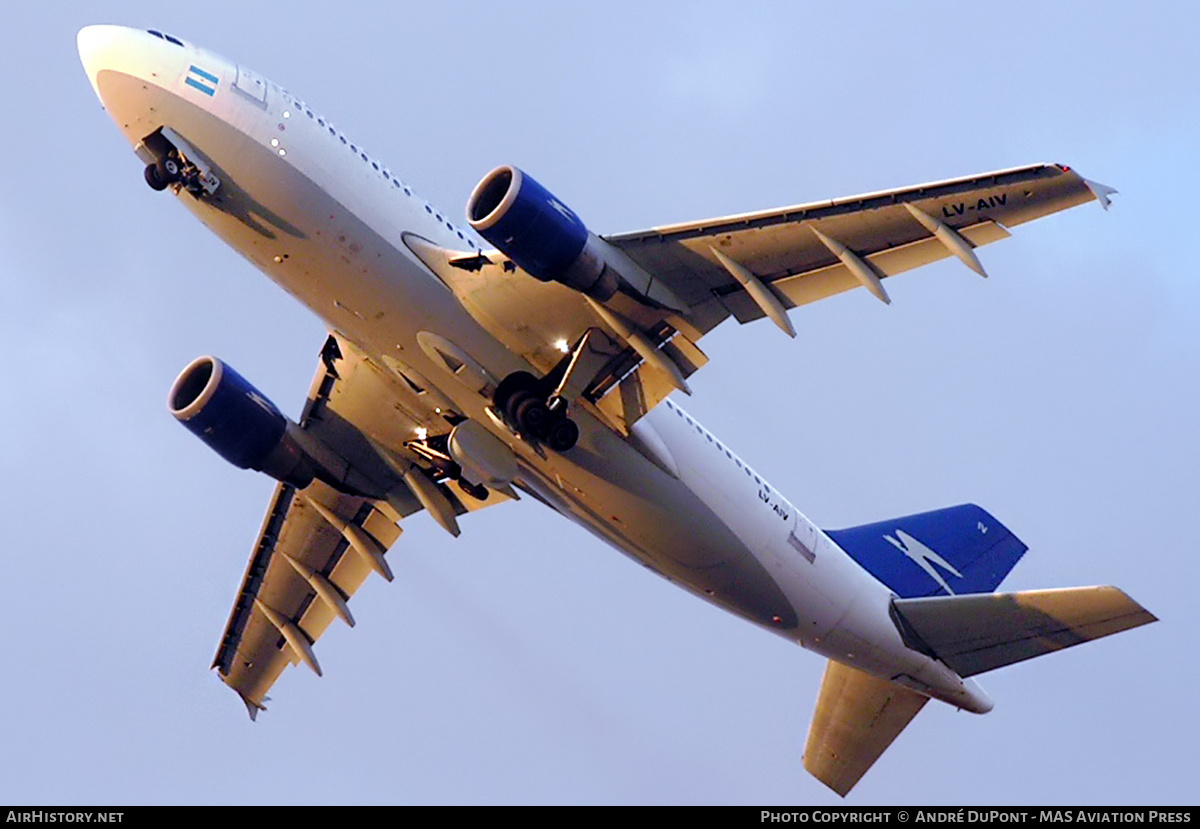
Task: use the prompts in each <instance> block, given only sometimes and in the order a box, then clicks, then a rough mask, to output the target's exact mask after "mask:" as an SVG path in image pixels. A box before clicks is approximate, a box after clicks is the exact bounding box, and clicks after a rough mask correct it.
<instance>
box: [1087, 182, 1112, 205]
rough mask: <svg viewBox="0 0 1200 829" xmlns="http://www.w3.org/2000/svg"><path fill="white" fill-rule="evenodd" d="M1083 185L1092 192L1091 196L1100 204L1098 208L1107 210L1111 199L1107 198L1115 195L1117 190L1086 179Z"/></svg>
mask: <svg viewBox="0 0 1200 829" xmlns="http://www.w3.org/2000/svg"><path fill="white" fill-rule="evenodd" d="M1083 183H1084V184H1086V185H1087V189H1089V190H1091V191H1092V195H1093V196H1095V197H1096V201H1098V202H1100V206H1101V207H1103V208H1104V209H1105V210H1108V207H1109V205H1111V204H1112V199H1110V198H1109V196H1112V195H1115V194H1116V193H1117V190H1116V188H1115V187H1109V186H1108V185H1107V184H1101V183H1100V182H1098V181H1088V180H1087V179H1086V178H1085V179H1084V180H1083Z"/></svg>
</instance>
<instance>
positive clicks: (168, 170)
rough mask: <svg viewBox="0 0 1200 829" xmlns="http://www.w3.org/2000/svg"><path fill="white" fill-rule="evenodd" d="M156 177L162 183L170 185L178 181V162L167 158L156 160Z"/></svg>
mask: <svg viewBox="0 0 1200 829" xmlns="http://www.w3.org/2000/svg"><path fill="white" fill-rule="evenodd" d="M157 167H158V175H159V177H160V178H162V180H163V181H165V182H167V183H168V184H171V183H173V182H176V181H179V176H180V167H179V162H178V161H176V160H175V159H173V158H171V157H170V156H167V157H166V158H161V159H159V160H158V164H157Z"/></svg>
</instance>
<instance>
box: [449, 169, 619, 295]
mask: <svg viewBox="0 0 1200 829" xmlns="http://www.w3.org/2000/svg"><path fill="white" fill-rule="evenodd" d="M467 221H469V222H470V224H471V227H473V228H475V230H477V231H478V232H479V235H481V236H483V238H485V239H487V240H488V241H489V242H491V243H492V244H493V245H495V246H496V249H497V250H499V251H501V252H502V253H504V254H505V255H506V256H508V257H509V258H510V259H512V261H513V262H515V263H516V265H517V266H518V267H520V268H521V269H522V270H524V271H525V272H526V273H528V274H529V275H530V276H533V277H535V278H537V279H540V280H542V281H543V282H552V281H553V282H561V283H562V284H564V285H567V286H568V287H571V288H574V289H575V290H577V291H581V292H582V293H585V294H587V295H589V296H591V297H593V298H595V299H598V300H601V301H604V300H607V299H609V298H610V297H611V296H612V295H613V294H614V293H615V292H616V290H617V284H618V279H619V277H618V275H617V274H616V273H615V272H614V271H613V270H612V269H611V268H609V267H608V266H607V263H606V262H605V256H604V253H603V252H602V250H601V247H602V245H603V242H601V241H600V240H599V239H597V238H596V237H595V236H593V235H592V234H591V233H589V232H588V229H587V226H586V225H584V223H583V222H582V221H581V220H580V218H579V217H578V216H576V215H575V213H574V211H572V210H571V209H570V208H569V207H567V206H566V205H564V204H563V203H562V202H561V201H559V200H558V199H557V198H555V197H554V196H553V195H552V194H551V193H550V191H548V190H547V189H546V188H545V187H542V185H540V184H538V183H537V182H536V181H535V180H534V179H533V177H532V176H529V175H526V174H525V173H523V172H521V171H520V170H518V169H517V168H516V167H512V166H508V165H506V166H503V167H497V168H496V169H495V170H492V171H491V172H490V173H488V174H487V175H486V176H484V178H483V181H481V182H479V184H478V185H476V187H475V190H474V191H473V192H472V193H471V198H470V200H469V201H468V202H467Z"/></svg>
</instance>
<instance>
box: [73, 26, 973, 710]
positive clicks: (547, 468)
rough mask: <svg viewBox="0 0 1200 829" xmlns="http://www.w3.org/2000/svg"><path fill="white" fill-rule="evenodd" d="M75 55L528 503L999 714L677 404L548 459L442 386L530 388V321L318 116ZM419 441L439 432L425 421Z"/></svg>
mask: <svg viewBox="0 0 1200 829" xmlns="http://www.w3.org/2000/svg"><path fill="white" fill-rule="evenodd" d="M79 40H80V53H81V55H82V56H83V60H84V63H85V67H86V68H87V70H88V74H89V77H90V78H91V81H92V84H93V86H94V87H95V88H96V91H97V94H98V95H99V96H100V98H101V100H102V101H103V102H104V105H105V107H106V108H107V109H108V111H109V114H110V115H111V116H112V118H113V119H114V120H115V121H116V123H117V125H118V127H120V129H121V130H122V132H123V134H124V135H125V137H126V138H127V139H128V140H129V141H130V143H131V144H134V145H137V144H138V143H139V142H140V141H141V139H142V138H143V137H145V136H146V135H148V134H150V133H152V132H153V131H154V130H156V129H158V128H160V127H162V126H164V125H165V126H167V127H169V128H170V129H172V130H174V132H176V133H177V134H178V135H180V136H182V137H183V138H184V139H185V140H186V141H187V142H188V143H189V144H190V145H191V146H193V147H195V148H197V149H198V150H200V151H201V152H202V153H203V155H204V157H205V158H206V159H208V161H209V163H211V164H212V166H213V172H214V174H215V175H216V176H217V177H218V178H219V179H220V181H221V185H220V188H219V190H218V192H217V194H216V198H212V199H210V198H196V197H194V196H192V195H190V194H189V193H187V192H186V191H179V192H178V199H179V201H180V202H181V203H182V204H184V205H185V206H186V207H187V208H188V209H189V210H191V211H192V212H193V213H194V214H195V215H196V216H197V218H199V219H200V220H201V221H202V222H204V223H205V225H207V226H208V227H209V228H210V229H211V230H212V231H213V232H214V233H216V234H217V235H218V236H220V237H221V238H222V239H224V240H225V241H226V242H227V243H229V244H230V245H231V246H232V247H233V248H235V249H236V250H237V251H238V252H240V253H241V254H242V255H244V256H245V257H246V258H247V259H249V260H250V261H251V262H253V263H254V264H255V265H256V266H257V267H258V268H259V269H260V270H262V271H263V272H264V273H266V274H267V275H268V276H269V277H270V278H271V279H273V280H274V281H276V282H277V283H278V284H280V285H281V286H282V287H283V288H284V289H285V290H287V291H288V292H289V293H291V294H292V295H294V296H295V297H296V298H297V299H298V300H300V301H301V302H303V303H304V304H305V305H306V306H307V307H309V308H310V309H312V311H313V312H314V313H316V314H317V315H318V316H319V317H320V318H321V319H322V320H324V321H325V323H326V324H327V325H328V327H329V328H330V329H331V330H333V331H335V332H337V333H338V334H339V336H341V337H343V338H344V339H346V340H348V341H349V342H351V343H353V344H354V345H355V346H356V347H357V348H359V349H360V350H361V351H362V352H363V354H365V355H366V356H367V358H368V359H369V360H371V361H372V362H373V363H374V364H375V365H376V366H377V367H379V368H381V369H383V370H388V368H389V366H394V365H396V364H403V365H406V366H410V367H412V368H413V369H415V370H416V371H417V372H419V373H420V374H421V375H423V376H424V377H426V378H428V379H429V380H431V381H432V382H433V383H435V384H436V386H437V388H438V390H439V391H440V392H441V393H442V394H444V395H445V396H446V397H447V398H449V399H450V400H451V401H452V402H453V404H454V406H455V408H456V409H457V410H458V411H459V412H461V413H462V414H464V415H466V416H468V417H471V418H473V419H475V420H477V421H478V422H479V423H482V424H484V425H485V426H487V427H488V428H489V429H491V430H493V432H494V433H495V435H496V436H497V437H499V438H500V439H502V440H504V441H505V442H506V443H507V444H509V445H510V446H511V448H512V449H513V451H514V452H515V453H516V454H517V456H518V459H519V464H520V474H519V476H518V478H517V483H518V484H519V485H520V486H521V487H523V488H524V489H526V490H527V491H529V492H532V493H534V494H536V495H537V496H538V497H539V498H540V499H541V500H543V501H545V502H546V503H548V504H550V505H551V506H552V507H554V508H555V509H556V510H558V511H559V512H560V513H562V514H563V515H565V516H567V517H569V518H571V519H572V520H575V521H577V522H578V523H580V524H582V525H584V526H586V527H587V528H588V529H589V530H591V531H592V532H594V533H595V534H597V535H599V536H600V537H602V538H604V539H605V540H606V541H608V542H610V543H611V544H612V545H614V546H615V547H617V548H618V549H620V550H621V551H622V552H624V553H626V554H627V555H629V556H631V557H633V558H634V559H636V560H638V561H639V562H641V563H643V564H644V565H646V566H647V567H649V568H651V569H653V570H655V571H656V572H658V573H659V574H661V575H663V576H664V577H666V578H668V579H670V580H672V581H674V582H675V583H677V584H679V585H680V586H683V587H685V588H687V589H688V590H690V591H692V592H694V593H696V594H697V595H699V596H700V597H702V598H704V599H706V600H707V601H710V602H712V603H714V604H717V605H720V606H722V607H724V608H726V609H728V610H730V611H731V612H734V613H736V614H738V615H740V616H742V617H743V618H746V619H748V620H750V621H752V622H754V623H755V624H758V625H760V626H762V627H765V628H767V629H768V630H771V631H773V632H775V633H777V634H780V635H783V636H785V637H787V638H789V639H792V640H794V641H796V642H798V643H799V644H801V645H803V646H804V647H806V648H808V649H811V650H814V651H817V652H819V653H821V654H823V655H825V656H828V657H829V658H831V659H835V660H837V661H840V662H844V663H846V664H848V665H851V666H853V667H856V668H859V669H861V670H864V671H867V672H869V673H872V674H874V675H877V676H881V677H884V678H886V679H890V680H894V681H898V682H901V683H903V684H906V685H908V686H909V687H912V688H914V689H916V690H918V691H920V692H922V693H924V694H927V695H929V696H932V697H935V698H938V699H942V700H944V701H946V702H949V703H951V704H953V705H956V706H958V707H961V708H965V709H968V710H972V711H977V712H983V711H987V710H989V709H990V707H991V703H990V700H988V698H987V697H986V695H985V694H983V692H982V691H981V690H980V689H979V688H978V686H977V685H976V684H975V683H974V682H973V681H971V680H967V681H964V680H962V679H960V678H959V677H958V676H957V675H956V674H955V673H954V672H953V671H951V670H949V669H948V668H947V667H946V666H945V665H943V664H941V663H940V662H936V661H934V660H932V659H930V658H929V657H927V656H925V655H923V654H921V653H919V652H917V651H914V650H912V649H910V648H908V647H906V646H905V645H904V643H903V642H902V641H901V638H900V636H899V633H898V632H897V630H896V627H895V625H894V624H893V622H892V621H891V619H890V617H889V613H888V610H889V603H890V601H891V600H892V598H893V596H892V594H891V592H890V591H889V590H888V588H887V587H885V586H884V585H883V584H881V583H880V582H878V581H877V580H875V579H874V578H873V577H872V576H871V575H869V574H868V573H867V572H866V571H865V570H863V569H862V568H861V567H860V566H859V565H858V564H857V563H856V562H854V561H853V560H852V559H851V558H850V557H849V556H848V555H846V553H845V552H843V551H842V550H841V549H840V548H839V547H838V546H837V545H836V544H835V543H834V542H833V541H832V540H831V539H830V538H829V537H828V536H827V535H826V534H825V533H823V532H822V531H821V530H819V529H817V528H816V527H815V526H814V525H813V524H812V523H811V522H810V521H809V520H808V519H807V518H806V517H804V515H802V514H801V513H800V512H799V511H798V510H797V509H796V508H795V507H793V506H792V505H791V504H790V503H789V502H788V501H787V499H786V498H784V497H783V496H782V495H781V494H779V493H778V492H777V491H776V490H775V489H774V488H772V487H771V486H769V485H768V484H767V483H766V481H764V480H762V478H761V476H759V475H757V474H756V473H754V472H753V471H752V470H751V469H750V468H749V467H748V466H746V465H745V463H743V462H742V461H741V460H740V459H738V458H737V457H736V456H734V455H733V454H732V452H731V451H729V450H728V449H726V448H725V447H724V445H723V444H722V443H720V442H719V441H718V440H717V439H716V438H715V437H714V436H712V435H711V434H709V433H708V432H707V431H706V430H705V429H704V428H703V427H702V426H700V425H699V424H698V423H696V422H695V420H694V419H693V418H691V417H690V416H689V415H687V414H686V413H685V412H684V411H683V410H682V409H680V408H679V407H678V406H676V405H675V404H674V403H673V402H672V401H670V400H668V401H666V402H665V404H664V405H660V406H659V407H657V408H656V409H654V410H652V411H651V412H650V413H649V414H647V415H646V416H645V417H643V418H642V419H641V420H640V421H639V422H638V423H637V424H636V425H635V427H634V429H633V433H632V436H631V437H629V438H626V437H624V436H622V435H620V434H618V433H616V432H615V431H613V430H612V429H610V428H609V427H608V426H606V425H604V424H603V423H602V422H601V421H600V420H599V419H597V418H595V417H592V416H590V415H589V414H588V413H587V412H586V411H585V410H583V409H582V408H580V409H578V410H575V412H574V414H573V417H574V418H575V419H576V420H577V421H578V423H579V426H580V429H581V433H582V434H581V438H580V441H579V443H578V445H577V446H576V447H575V448H574V449H571V450H569V451H568V452H566V453H563V454H556V453H546V456H545V457H543V456H542V454H540V453H538V452H535V451H534V449H533V448H532V447H530V446H529V445H527V444H525V443H524V442H523V441H521V440H519V439H516V438H514V436H513V435H512V434H511V433H509V432H507V431H504V430H502V429H500V428H499V427H498V426H497V425H496V424H495V423H494V422H493V421H492V420H491V419H490V418H489V417H487V416H486V414H485V411H484V410H485V407H486V406H487V405H488V402H489V401H488V400H487V399H485V398H484V397H483V396H481V395H480V394H478V393H477V392H476V391H473V390H472V389H471V388H469V387H467V386H465V385H463V384H462V383H460V382H458V381H456V380H454V379H451V377H450V375H449V374H448V373H447V371H446V368H445V366H442V365H438V364H437V363H436V362H434V361H432V360H430V358H429V357H428V356H427V355H426V353H425V352H424V351H423V349H422V348H421V347H420V346H419V344H418V342H417V337H418V334H420V333H422V332H428V333H431V334H435V335H437V336H440V337H443V338H446V339H447V340H450V341H452V342H453V343H454V344H455V345H456V346H458V347H460V348H461V349H462V350H463V351H465V352H466V353H468V354H470V355H471V356H472V357H473V358H474V359H475V360H477V361H478V362H479V363H480V364H481V365H482V366H483V367H484V368H485V369H486V370H487V371H488V372H489V373H490V374H491V375H493V376H495V377H503V376H505V375H507V374H509V373H510V372H513V371H517V370H526V371H530V370H533V367H532V366H531V365H530V364H529V363H528V362H527V361H526V360H524V359H523V358H522V357H521V356H519V355H518V354H517V353H515V352H514V351H513V350H512V348H511V347H510V345H509V344H508V343H507V342H506V341H505V340H506V339H507V336H506V335H504V334H502V333H497V332H502V331H507V330H517V329H522V330H524V331H528V330H530V329H531V325H530V320H529V319H526V318H525V317H519V316H516V313H517V312H519V311H521V310H522V309H525V310H528V309H529V308H530V307H531V306H530V305H528V304H522V303H509V304H508V305H506V306H504V307H500V308H490V309H489V314H490V319H488V320H484V321H483V322H481V321H480V319H479V318H478V315H475V316H473V315H472V313H471V312H470V311H469V310H468V309H467V308H466V307H464V305H463V303H462V302H460V301H459V299H458V298H457V297H456V296H455V295H454V293H453V292H452V291H451V290H450V289H449V288H448V287H447V286H446V285H445V284H444V283H443V282H442V281H441V280H440V279H439V278H438V277H437V276H436V275H435V274H434V273H433V272H432V271H431V270H430V269H429V268H428V267H427V266H426V265H425V264H424V263H423V262H422V261H421V260H420V259H419V258H418V257H417V256H416V255H415V254H414V253H413V252H412V251H411V250H410V248H409V246H408V245H406V244H405V241H404V238H405V236H406V234H412V235H414V236H416V237H419V238H421V239H424V240H427V241H428V242H431V243H433V244H434V245H437V246H440V247H445V248H449V249H458V250H467V249H468V248H475V249H478V245H477V242H476V241H475V236H474V235H473V234H472V233H470V232H469V231H466V230H463V229H460V228H458V227H456V226H455V225H454V223H452V222H450V221H449V220H447V219H446V218H445V217H444V216H443V214H441V213H440V212H439V211H438V210H437V209H436V208H434V207H433V206H432V205H429V204H428V203H427V202H425V201H424V200H422V199H421V198H419V197H417V196H416V195H414V194H412V192H411V189H410V188H408V187H407V186H406V185H405V184H403V183H402V182H401V181H400V180H399V179H397V178H396V177H395V176H394V175H392V173H391V172H390V171H389V170H387V169H386V168H385V167H384V166H383V165H382V164H381V163H380V162H379V161H378V160H377V159H375V158H373V157H371V156H369V155H368V154H367V153H366V152H365V151H364V150H363V149H362V148H361V147H359V146H358V145H357V144H356V143H354V142H352V141H351V140H350V139H349V138H348V137H346V136H343V135H342V134H341V133H340V131H338V130H337V129H336V127H334V126H332V125H331V124H330V123H329V122H328V121H327V120H325V119H324V117H323V116H321V115H319V114H318V113H316V112H314V111H312V110H311V108H310V107H308V106H307V105H305V104H304V103H303V102H301V101H300V100H298V99H296V98H295V97H294V96H292V95H290V94H288V93H287V92H285V91H284V90H283V89H281V88H280V87H278V86H277V85H275V84H272V83H270V82H269V81H266V80H265V79H263V78H261V77H260V76H257V75H255V74H253V73H251V72H248V71H247V70H245V69H239V67H238V66H236V65H235V64H233V63H231V62H230V61H228V60H225V59H224V58H221V57H219V56H217V55H214V54H212V53H210V52H207V51H203V50H200V49H198V48H196V47H193V46H191V45H186V44H185V45H179V44H177V43H175V42H171V41H168V40H166V39H163V38H161V37H157V36H155V35H152V34H149V33H146V32H142V31H138V30H133V29H125V28H119V27H108V26H104V27H88V28H87V29H85V30H83V31H82V32H81V33H80V38H79ZM197 69H199V70H200V72H199V73H198V72H197V71H196V70H197ZM209 76H211V77H216V78H218V79H219V82H212V81H211V80H209V79H208V77H209ZM514 279H524V278H523V277H514ZM526 281H527V282H528V283H529V284H528V285H527V286H525V287H524V288H523V290H526V291H528V292H529V293H530V294H531V295H536V293H537V292H539V291H541V292H546V293H547V295H551V296H553V298H554V302H553V303H542V304H543V305H547V304H549V305H554V304H555V303H558V304H559V306H560V307H569V308H570V309H571V311H570V313H566V314H565V316H566V317H570V316H571V314H574V315H576V316H586V314H587V308H586V305H585V303H584V300H583V298H582V296H580V295H578V294H575V293H573V292H571V291H570V290H569V289H567V288H565V287H563V286H561V285H556V284H543V283H537V282H535V281H534V280H532V279H529V280H526ZM550 292H553V293H552V294H551V293H550ZM532 329H533V330H537V326H536V325H533V326H532ZM562 333H568V332H562ZM577 333H578V332H577ZM551 347H552V338H551V337H549V336H547V338H546V348H547V349H549V348H551ZM428 425H429V426H430V427H431V431H432V429H436V428H437V427H438V426H439V425H440V426H442V427H443V428H444V426H445V424H444V421H442V422H440V423H439V420H438V418H437V417H436V415H435V414H434V413H433V412H430V413H429V423H428Z"/></svg>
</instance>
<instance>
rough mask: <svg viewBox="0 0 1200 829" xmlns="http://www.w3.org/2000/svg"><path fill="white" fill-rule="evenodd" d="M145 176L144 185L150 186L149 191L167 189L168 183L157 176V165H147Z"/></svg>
mask: <svg viewBox="0 0 1200 829" xmlns="http://www.w3.org/2000/svg"><path fill="white" fill-rule="evenodd" d="M145 175H146V183H147V184H149V185H150V189H151V190H166V189H167V184H168V183H169V182H167V181H164V180H163V178H162V177H161V176H160V175H159V174H158V165H157V164H147V165H146V172H145Z"/></svg>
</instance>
